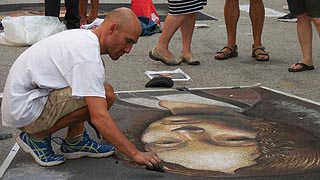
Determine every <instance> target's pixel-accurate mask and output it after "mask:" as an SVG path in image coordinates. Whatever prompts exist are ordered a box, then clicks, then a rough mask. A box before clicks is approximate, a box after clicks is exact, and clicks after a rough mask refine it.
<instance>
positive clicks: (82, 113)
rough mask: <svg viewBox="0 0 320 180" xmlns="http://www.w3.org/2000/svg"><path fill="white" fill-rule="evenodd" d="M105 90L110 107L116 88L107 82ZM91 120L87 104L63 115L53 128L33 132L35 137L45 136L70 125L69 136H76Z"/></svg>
mask: <svg viewBox="0 0 320 180" xmlns="http://www.w3.org/2000/svg"><path fill="white" fill-rule="evenodd" d="M105 91H106V97H107V98H106V101H107V104H108V109H109V108H110V107H111V106H112V105H113V102H114V99H115V95H114V90H113V88H112V86H111V85H110V84H107V83H106V84H105ZM89 120H90V113H89V111H88V108H87V107H86V106H85V107H83V108H81V109H78V110H76V111H74V112H71V113H69V114H67V115H65V116H63V117H62V118H61V119H59V120H58V121H57V122H56V123H55V124H54V125H53V126H52V127H51V128H49V129H47V130H45V131H42V132H39V133H35V134H32V136H33V137H37V138H43V137H47V136H50V135H51V134H53V133H54V132H57V131H58V130H60V129H62V128H65V127H68V133H67V137H74V136H77V135H80V134H82V132H83V127H84V125H83V123H84V121H89Z"/></svg>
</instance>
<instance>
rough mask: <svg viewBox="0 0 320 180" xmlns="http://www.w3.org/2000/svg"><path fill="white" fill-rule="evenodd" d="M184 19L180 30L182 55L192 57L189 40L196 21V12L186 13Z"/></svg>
mask: <svg viewBox="0 0 320 180" xmlns="http://www.w3.org/2000/svg"><path fill="white" fill-rule="evenodd" d="M184 16H185V20H184V21H183V22H182V24H181V27H180V30H181V35H182V51H181V53H182V56H183V57H192V52H191V41H192V35H193V31H194V25H195V22H196V14H195V13H191V14H186V15H184Z"/></svg>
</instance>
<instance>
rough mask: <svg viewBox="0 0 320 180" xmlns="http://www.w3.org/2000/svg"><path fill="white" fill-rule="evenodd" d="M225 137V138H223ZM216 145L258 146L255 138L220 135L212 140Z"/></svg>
mask: <svg viewBox="0 0 320 180" xmlns="http://www.w3.org/2000/svg"><path fill="white" fill-rule="evenodd" d="M223 136H225V137H223ZM212 140H213V142H214V144H216V145H219V146H253V145H256V141H255V138H251V137H246V136H230V135H220V136H219V137H214V138H212Z"/></svg>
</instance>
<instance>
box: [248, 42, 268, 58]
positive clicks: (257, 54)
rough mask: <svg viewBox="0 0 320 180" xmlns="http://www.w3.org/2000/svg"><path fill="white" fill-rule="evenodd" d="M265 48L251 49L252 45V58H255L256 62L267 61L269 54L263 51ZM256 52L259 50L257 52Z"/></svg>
mask: <svg viewBox="0 0 320 180" xmlns="http://www.w3.org/2000/svg"><path fill="white" fill-rule="evenodd" d="M265 49H266V48H265V47H264V46H258V47H256V48H254V47H253V45H252V55H251V56H252V57H253V58H255V59H256V60H257V61H269V52H267V51H266V50H265ZM257 50H261V51H259V52H257ZM261 55H263V56H268V58H266V59H265V58H259V56H261Z"/></svg>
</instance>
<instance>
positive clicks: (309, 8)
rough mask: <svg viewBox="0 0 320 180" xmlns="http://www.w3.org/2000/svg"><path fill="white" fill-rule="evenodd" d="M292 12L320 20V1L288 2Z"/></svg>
mask: <svg viewBox="0 0 320 180" xmlns="http://www.w3.org/2000/svg"><path fill="white" fill-rule="evenodd" d="M287 1H288V6H289V9H290V12H291V14H292V15H294V16H297V15H300V14H303V13H307V15H308V16H309V17H312V18H320V0H287Z"/></svg>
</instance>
